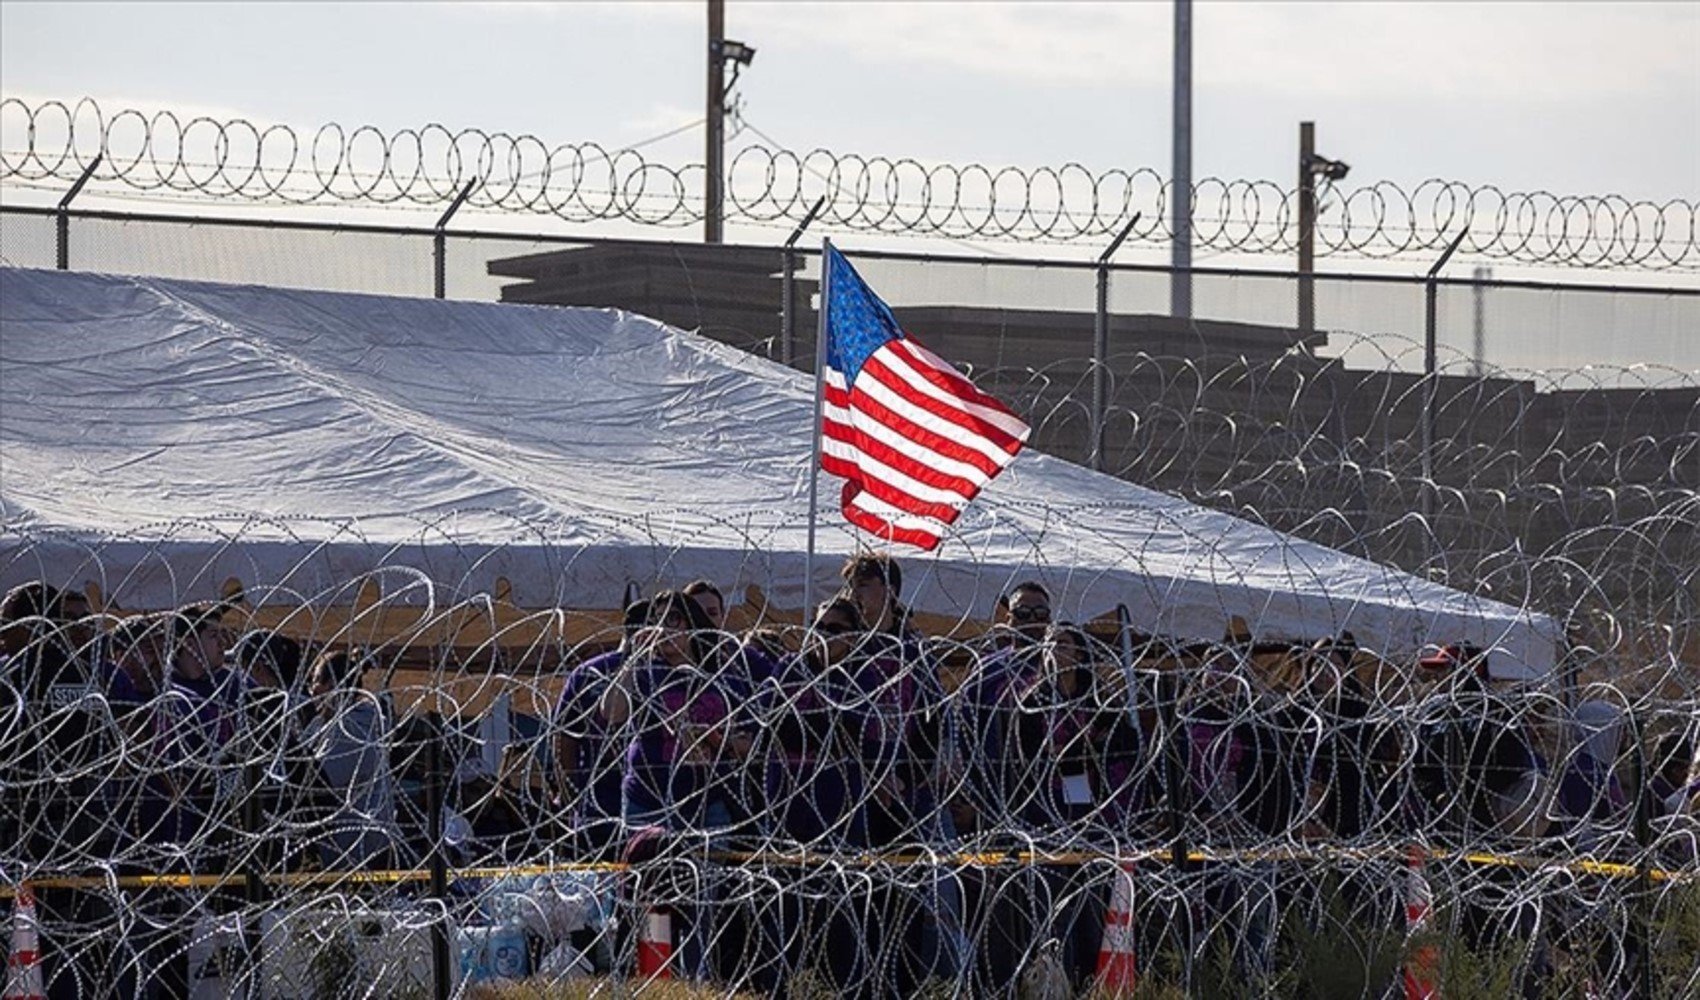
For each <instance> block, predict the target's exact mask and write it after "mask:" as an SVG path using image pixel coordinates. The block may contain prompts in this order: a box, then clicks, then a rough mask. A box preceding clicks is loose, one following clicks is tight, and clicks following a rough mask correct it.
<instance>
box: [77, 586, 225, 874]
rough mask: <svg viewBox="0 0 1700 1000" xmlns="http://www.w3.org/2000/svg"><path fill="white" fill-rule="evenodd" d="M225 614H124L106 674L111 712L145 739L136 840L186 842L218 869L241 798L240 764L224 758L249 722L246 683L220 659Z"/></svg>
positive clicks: (192, 853)
mask: <svg viewBox="0 0 1700 1000" xmlns="http://www.w3.org/2000/svg"><path fill="white" fill-rule="evenodd" d="M220 614H221V609H220V608H218V607H204V606H191V607H188V608H184V609H182V610H180V611H178V612H176V613H175V614H172V615H170V616H169V617H167V618H165V619H163V620H160V621H155V622H144V621H140V620H138V621H137V624H135V625H130V624H128V623H126V624H125V625H124V626H122V627H121V628H120V630H119V632H118V634H117V636H115V641H116V643H117V644H118V645H119V649H118V651H117V652H118V660H117V661H116V667H115V669H114V670H113V671H112V673H111V675H110V677H109V679H108V685H109V686H108V698H109V701H110V703H111V704H112V706H113V710H114V715H115V716H116V717H118V719H119V721H120V723H121V725H122V726H123V727H124V728H125V730H126V731H127V732H128V733H129V734H130V737H131V739H132V740H134V741H138V742H139V743H140V744H141V746H140V753H139V754H137V755H136V759H137V760H138V762H139V764H140V766H141V767H142V768H143V770H144V773H145V778H144V779H143V780H144V786H145V790H144V791H143V793H142V797H141V799H140V801H139V802H138V803H137V809H136V811H135V815H134V817H133V819H134V824H135V825H134V826H132V828H131V833H132V835H133V836H134V838H135V841H136V842H138V843H140V844H149V845H156V846H159V847H164V848H166V849H167V850H168V851H170V852H172V853H175V852H176V851H178V850H183V849H187V850H188V858H187V860H188V863H189V864H190V865H192V866H196V867H201V868H204V869H207V870H220V862H219V860H218V858H219V854H218V851H219V849H221V848H222V847H223V846H224V842H225V841H227V840H228V839H229V835H230V834H231V833H232V832H233V829H232V827H231V825H230V821H231V820H232V817H227V816H224V815H223V811H224V810H225V809H226V808H227V807H229V806H232V805H234V802H235V798H234V795H233V789H234V788H235V787H236V786H237V782H238V781H239V780H240V767H239V766H238V765H237V764H236V763H235V762H233V761H223V760H222V758H223V757H224V755H225V750H226V748H228V747H231V746H232V744H233V742H234V741H235V739H236V737H237V735H238V734H239V733H240V732H241V731H242V728H243V721H244V719H243V695H244V691H245V689H246V683H245V681H244V679H243V678H242V677H241V675H239V674H237V673H235V672H233V671H229V670H226V669H225V668H224V666H223V664H224V633H223V630H222V629H221V628H220V626H219V616H220ZM155 657H159V659H156V658H155Z"/></svg>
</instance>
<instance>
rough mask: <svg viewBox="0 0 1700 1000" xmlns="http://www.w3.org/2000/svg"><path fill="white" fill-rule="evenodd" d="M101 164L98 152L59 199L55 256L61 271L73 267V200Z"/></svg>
mask: <svg viewBox="0 0 1700 1000" xmlns="http://www.w3.org/2000/svg"><path fill="white" fill-rule="evenodd" d="M99 166H100V154H98V153H97V154H95V158H94V159H92V160H90V161H89V165H88V166H86V167H84V168H83V173H82V176H80V177H78V178H77V183H75V184H73V185H71V190H69V191H67V192H65V197H63V198H60V199H59V209H58V212H57V214H56V215H55V216H54V220H53V221H54V251H55V258H56V260H57V263H58V268H59V270H61V271H69V270H70V269H71V200H72V199H74V198H76V197H77V195H79V194H81V193H82V190H83V185H84V184H87V183H88V182H89V178H91V177H93V176H94V172H95V170H96V169H97V168H98V167H99Z"/></svg>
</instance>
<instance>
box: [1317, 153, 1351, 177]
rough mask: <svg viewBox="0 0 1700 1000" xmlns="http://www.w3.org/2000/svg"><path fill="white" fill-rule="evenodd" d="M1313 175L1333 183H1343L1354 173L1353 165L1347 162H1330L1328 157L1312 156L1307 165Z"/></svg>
mask: <svg viewBox="0 0 1700 1000" xmlns="http://www.w3.org/2000/svg"><path fill="white" fill-rule="evenodd" d="M1306 167H1308V168H1309V169H1310V172H1311V174H1313V175H1314V176H1317V177H1322V178H1324V179H1326V180H1331V181H1343V180H1345V179H1346V175H1347V174H1349V173H1351V172H1352V166H1351V164H1349V163H1347V162H1346V161H1345V160H1330V159H1329V158H1328V157H1326V156H1315V155H1313V156H1311V158H1310V162H1309V163H1307V164H1306Z"/></svg>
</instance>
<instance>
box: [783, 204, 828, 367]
mask: <svg viewBox="0 0 1700 1000" xmlns="http://www.w3.org/2000/svg"><path fill="white" fill-rule="evenodd" d="M825 204H826V195H824V194H823V195H821V196H820V197H819V198H816V199H815V203H814V204H813V205H810V206H809V211H808V214H807V215H805V216H803V221H802V222H799V223H797V228H796V229H793V230H791V235H790V236H787V237H785V250H784V252H785V268H784V271H783V278H782V280H781V282H780V291H779V296H780V301H779V360H780V361H781V362H783V363H784V364H785V365H787V366H790V365H792V364H795V363H796V361H797V301H796V300H797V288H796V285H797V249H796V247H797V241H798V240H799V239H802V237H803V230H805V229H807V228H809V223H811V222H813V221H815V216H816V215H818V214H820V210H821V208H822V206H824V205H825Z"/></svg>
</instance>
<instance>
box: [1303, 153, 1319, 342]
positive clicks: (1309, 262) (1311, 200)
mask: <svg viewBox="0 0 1700 1000" xmlns="http://www.w3.org/2000/svg"><path fill="white" fill-rule="evenodd" d="M1314 159H1316V123H1315V122H1299V339H1300V340H1302V341H1308V340H1309V339H1310V335H1311V334H1313V333H1315V332H1316V279H1315V278H1314V277H1312V275H1313V274H1314V273H1315V271H1316V174H1315V173H1313V172H1312V171H1311V161H1313V160H1314Z"/></svg>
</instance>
